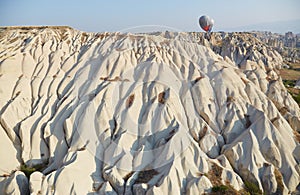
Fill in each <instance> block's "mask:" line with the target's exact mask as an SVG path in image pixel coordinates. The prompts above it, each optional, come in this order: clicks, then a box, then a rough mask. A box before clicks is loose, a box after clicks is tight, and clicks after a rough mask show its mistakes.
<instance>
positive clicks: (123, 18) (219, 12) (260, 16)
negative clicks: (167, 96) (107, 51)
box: [0, 0, 300, 32]
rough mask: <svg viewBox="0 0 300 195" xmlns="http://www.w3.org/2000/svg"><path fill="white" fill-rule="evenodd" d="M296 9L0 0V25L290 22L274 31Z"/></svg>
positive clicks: (131, 0) (167, 1)
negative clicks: (202, 19)
mask: <svg viewBox="0 0 300 195" xmlns="http://www.w3.org/2000/svg"><path fill="white" fill-rule="evenodd" d="M299 10H300V1H299V0H247V1H245V0H206V1H202V0H187V1H185V0H144V1H142V0H123V1H121V0H51V1H47V0H0V26H12V25H68V26H72V27H74V28H77V29H79V30H84V31H93V32H102V31H123V30H124V29H127V28H134V27H135V28H139V26H143V25H157V26H168V27H171V28H174V29H177V30H180V31H200V29H199V27H198V18H199V16H201V15H203V14H206V15H209V16H211V17H212V18H214V20H215V27H214V30H216V31H223V30H224V31H231V30H239V31H243V30H244V29H246V30H249V29H247V27H249V26H250V29H251V25H255V24H261V23H263V24H270V23H274V22H278V21H290V20H294V23H293V24H294V27H291V26H286V25H291V24H289V23H287V24H285V23H282V24H284V25H282V27H281V25H279V26H280V28H279V30H277V31H280V30H281V31H283V32H284V31H288V30H293V28H295V22H296V26H299V28H300V11H299ZM296 20H297V21H296ZM298 22H299V24H298ZM278 24H280V23H278ZM258 26H259V25H258ZM265 26H266V25H265ZM149 28H152V27H151V26H150V27H149ZM163 28H166V27H163ZM258 28H264V25H260V27H258ZM166 29H167V28H166ZM261 30H268V29H261ZM127 31H131V30H130V29H129V30H127Z"/></svg>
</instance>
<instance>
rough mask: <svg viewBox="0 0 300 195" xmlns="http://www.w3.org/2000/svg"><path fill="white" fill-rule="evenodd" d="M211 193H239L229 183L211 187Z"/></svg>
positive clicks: (221, 194) (231, 194) (229, 194)
mask: <svg viewBox="0 0 300 195" xmlns="http://www.w3.org/2000/svg"><path fill="white" fill-rule="evenodd" d="M210 194H212V195H239V194H241V193H239V192H238V191H237V190H235V189H234V188H233V187H232V186H231V185H219V186H214V187H212V193H210Z"/></svg>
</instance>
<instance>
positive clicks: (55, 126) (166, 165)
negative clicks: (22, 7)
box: [0, 27, 300, 194]
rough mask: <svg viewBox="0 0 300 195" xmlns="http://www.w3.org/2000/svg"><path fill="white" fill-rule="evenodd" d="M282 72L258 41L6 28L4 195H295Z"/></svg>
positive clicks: (244, 36) (298, 169)
mask: <svg viewBox="0 0 300 195" xmlns="http://www.w3.org/2000/svg"><path fill="white" fill-rule="evenodd" d="M281 64H282V58H281V56H280V55H279V54H278V53H277V52H276V51H275V50H272V49H271V48H268V47H267V46H266V45H264V44H263V43H262V42H260V41H259V40H258V39H256V38H254V37H253V36H252V35H251V34H249V33H231V34H228V33H215V34H213V36H212V38H211V40H210V42H208V41H207V40H206V39H204V38H203V34H201V33H175V32H158V33H151V34H120V33H85V32H80V31H77V30H74V29H71V28H68V27H48V28H46V27H45V28H44V27H39V28H25V27H23V28H21V27H20V28H4V29H1V32H0V108H1V110H0V124H1V125H0V136H1V142H0V166H1V167H0V175H1V177H0V190H1V193H10V192H13V191H14V192H16V193H17V192H20V193H24V194H26V193H29V192H31V193H41V194H47V193H50V194H52V193H55V194H74V193H76V194H87V193H93V192H96V193H100V194H103V193H107V194H146V193H147V194H201V193H205V192H211V191H212V189H214V190H216V189H218V188H216V186H221V185H227V186H229V185H231V186H232V187H233V188H234V190H236V191H240V190H242V189H244V188H245V184H246V188H247V186H249V184H253V185H254V186H255V185H256V186H257V187H258V188H259V189H261V190H262V191H264V192H266V193H267V194H271V193H274V194H286V193H291V192H293V191H295V190H296V188H298V189H299V181H300V166H299V163H300V143H299V141H300V139H299V137H300V136H299V132H300V122H299V116H300V110H299V107H298V105H297V103H296V102H295V101H294V100H293V98H292V97H291V96H290V95H289V93H288V92H287V90H286V89H285V87H284V85H283V83H282V80H281V78H280V76H279V75H278V69H279V68H281ZM35 170H36V171H35ZM34 171H35V172H34ZM31 172H33V173H32V174H31V175H30V173H31ZM24 173H26V176H27V177H29V180H28V179H27V177H26V176H25V174H24ZM213 187H215V188H213ZM232 190H233V189H232ZM248 190H249V189H248Z"/></svg>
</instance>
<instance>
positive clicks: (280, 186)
mask: <svg viewBox="0 0 300 195" xmlns="http://www.w3.org/2000/svg"><path fill="white" fill-rule="evenodd" d="M274 175H275V179H276V182H277V191H276V194H283V190H284V185H283V182H282V174H281V173H280V171H279V170H278V169H277V168H275V170H274Z"/></svg>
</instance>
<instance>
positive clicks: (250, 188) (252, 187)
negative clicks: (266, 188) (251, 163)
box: [244, 181, 263, 195]
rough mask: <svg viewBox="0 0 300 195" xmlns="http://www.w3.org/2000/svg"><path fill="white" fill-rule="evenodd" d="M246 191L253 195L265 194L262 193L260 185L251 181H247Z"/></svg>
mask: <svg viewBox="0 0 300 195" xmlns="http://www.w3.org/2000/svg"><path fill="white" fill-rule="evenodd" d="M244 184H245V189H246V190H247V192H249V193H250V194H251V195H261V194H263V193H262V191H261V190H260V189H259V187H258V185H257V184H255V183H253V182H250V181H245V182H244Z"/></svg>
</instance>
